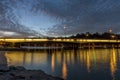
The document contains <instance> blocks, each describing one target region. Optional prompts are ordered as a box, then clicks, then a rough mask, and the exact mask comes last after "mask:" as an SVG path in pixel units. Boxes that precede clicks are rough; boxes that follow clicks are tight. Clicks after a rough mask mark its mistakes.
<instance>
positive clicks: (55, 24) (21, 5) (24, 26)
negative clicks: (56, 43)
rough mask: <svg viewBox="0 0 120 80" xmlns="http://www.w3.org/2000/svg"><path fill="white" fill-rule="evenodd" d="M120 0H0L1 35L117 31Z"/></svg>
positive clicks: (119, 19) (46, 34)
mask: <svg viewBox="0 0 120 80" xmlns="http://www.w3.org/2000/svg"><path fill="white" fill-rule="evenodd" d="M119 27H120V0H0V36H34V35H40V36H65V35H74V34H76V33H82V32H91V33H93V32H100V33H101V32H105V31H108V30H109V29H112V30H113V32H114V33H119V32H120V29H119Z"/></svg>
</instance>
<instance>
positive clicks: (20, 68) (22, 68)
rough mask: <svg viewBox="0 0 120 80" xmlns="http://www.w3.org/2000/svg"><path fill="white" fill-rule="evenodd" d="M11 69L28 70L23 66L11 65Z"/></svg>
mask: <svg viewBox="0 0 120 80" xmlns="http://www.w3.org/2000/svg"><path fill="white" fill-rule="evenodd" d="M9 70H20V71H22V70H26V69H25V68H24V67H22V66H16V67H15V66H9Z"/></svg>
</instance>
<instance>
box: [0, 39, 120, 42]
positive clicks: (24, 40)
mask: <svg viewBox="0 0 120 80" xmlns="http://www.w3.org/2000/svg"><path fill="white" fill-rule="evenodd" d="M0 41H4V42H47V41H53V42H73V43H86V42H111V43H119V42H120V40H103V39H30V38H20V39H8V38H5V39H0Z"/></svg>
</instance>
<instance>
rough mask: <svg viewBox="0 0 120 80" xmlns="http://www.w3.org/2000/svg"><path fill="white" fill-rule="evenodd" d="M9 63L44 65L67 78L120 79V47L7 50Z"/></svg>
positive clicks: (41, 66) (42, 66)
mask: <svg viewBox="0 0 120 80" xmlns="http://www.w3.org/2000/svg"><path fill="white" fill-rule="evenodd" d="M6 57H7V61H8V65H15V66H24V67H26V68H27V69H42V70H44V71H45V72H46V73H48V74H52V75H55V76H60V77H63V78H64V79H67V80H120V70H119V69H120V59H119V58H120V49H114V48H112V49H94V48H93V49H84V50H83V49H79V50H49V51H46V50H44V51H31V52H30V51H28V52H27V51H10V52H6Z"/></svg>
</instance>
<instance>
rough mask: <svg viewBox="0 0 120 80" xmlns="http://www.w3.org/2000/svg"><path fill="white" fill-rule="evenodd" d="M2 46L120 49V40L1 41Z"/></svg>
mask: <svg viewBox="0 0 120 80" xmlns="http://www.w3.org/2000/svg"><path fill="white" fill-rule="evenodd" d="M0 45H1V46H2V47H19V48H20V47H25V46H36V47H41V46H42V47H45V46H50V47H81V48H84V47H120V40H103V39H67V38H66V39H58V38H50V39H46V38H44V39H38V38H34V39H32V38H31V39H30V38H20V39H8V38H5V39H0Z"/></svg>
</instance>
